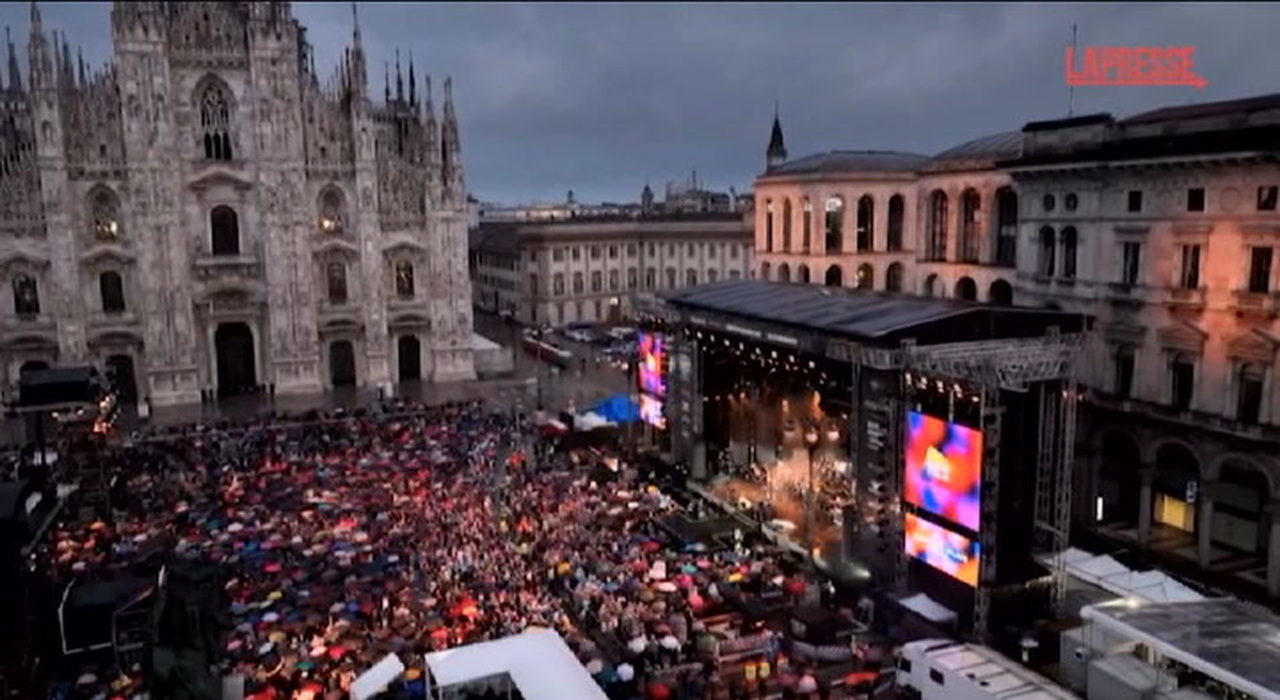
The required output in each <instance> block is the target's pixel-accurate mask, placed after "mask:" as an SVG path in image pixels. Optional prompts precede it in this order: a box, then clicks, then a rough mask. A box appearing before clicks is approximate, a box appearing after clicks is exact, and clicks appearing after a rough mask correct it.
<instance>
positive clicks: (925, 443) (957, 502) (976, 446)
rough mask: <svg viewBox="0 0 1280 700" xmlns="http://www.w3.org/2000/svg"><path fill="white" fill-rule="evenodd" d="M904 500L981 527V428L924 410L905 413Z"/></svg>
mask: <svg viewBox="0 0 1280 700" xmlns="http://www.w3.org/2000/svg"><path fill="white" fill-rule="evenodd" d="M906 462H907V464H906V474H905V475H904V476H903V484H902V495H903V499H904V500H905V501H906V502H907V503H910V504H911V505H913V506H915V507H917V508H920V509H921V510H926V511H928V512H930V513H933V514H934V515H937V516H939V517H942V518H946V519H947V520H950V521H951V522H953V523H956V524H957V525H960V526H961V527H966V528H968V529H970V530H973V531H974V532H977V531H978V521H979V516H980V508H981V498H982V432H981V431H978V430H974V429H972V428H966V427H964V426H963V425H957V424H955V423H948V422H947V421H945V420H942V419H941V418H934V417H933V416H926V415H925V414H923V413H916V412H914V411H913V412H911V413H908V414H907V449H906Z"/></svg>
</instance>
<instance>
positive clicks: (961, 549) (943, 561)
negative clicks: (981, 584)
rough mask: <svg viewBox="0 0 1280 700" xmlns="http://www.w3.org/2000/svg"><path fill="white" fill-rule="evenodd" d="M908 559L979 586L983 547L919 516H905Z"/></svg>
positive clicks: (905, 543) (904, 526)
mask: <svg viewBox="0 0 1280 700" xmlns="http://www.w3.org/2000/svg"><path fill="white" fill-rule="evenodd" d="M903 529H904V530H905V536H904V540H905V542H904V545H903V547H904V548H905V549H906V552H907V556H910V557H912V558H914V559H919V560H920V561H922V562H924V563H926V564H928V565H929V566H932V567H933V568H935V569H937V570H938V571H941V572H942V573H944V574H946V575H948V576H950V577H952V578H954V579H956V580H957V581H960V582H961V583H966V584H968V585H970V586H977V585H978V563H979V562H980V560H981V557H979V552H980V548H981V545H980V544H978V543H977V542H974V541H973V540H971V539H969V538H968V537H965V536H964V535H961V534H959V533H956V532H951V531H950V530H947V529H946V528H943V527H942V526H940V525H935V524H933V523H931V522H929V521H928V520H924V519H922V518H920V517H919V516H915V515H912V514H910V513H907V514H906V519H905V522H904V523H903Z"/></svg>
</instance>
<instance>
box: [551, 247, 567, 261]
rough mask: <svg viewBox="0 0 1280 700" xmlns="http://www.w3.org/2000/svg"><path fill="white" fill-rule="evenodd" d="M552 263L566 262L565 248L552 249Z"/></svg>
mask: <svg viewBox="0 0 1280 700" xmlns="http://www.w3.org/2000/svg"><path fill="white" fill-rule="evenodd" d="M551 261H552V262H564V248H552V249H551Z"/></svg>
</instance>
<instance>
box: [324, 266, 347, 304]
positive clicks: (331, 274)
mask: <svg viewBox="0 0 1280 700" xmlns="http://www.w3.org/2000/svg"><path fill="white" fill-rule="evenodd" d="M325 280H326V285H327V287H328V291H329V303H330V304H345V303H347V266H346V265H344V264H343V263H340V262H331V263H329V264H328V265H326V266H325Z"/></svg>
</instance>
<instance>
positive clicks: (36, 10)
mask: <svg viewBox="0 0 1280 700" xmlns="http://www.w3.org/2000/svg"><path fill="white" fill-rule="evenodd" d="M31 33H32V34H36V33H41V34H43V33H44V22H43V21H41V18H40V3H38V2H36V0H31Z"/></svg>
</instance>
